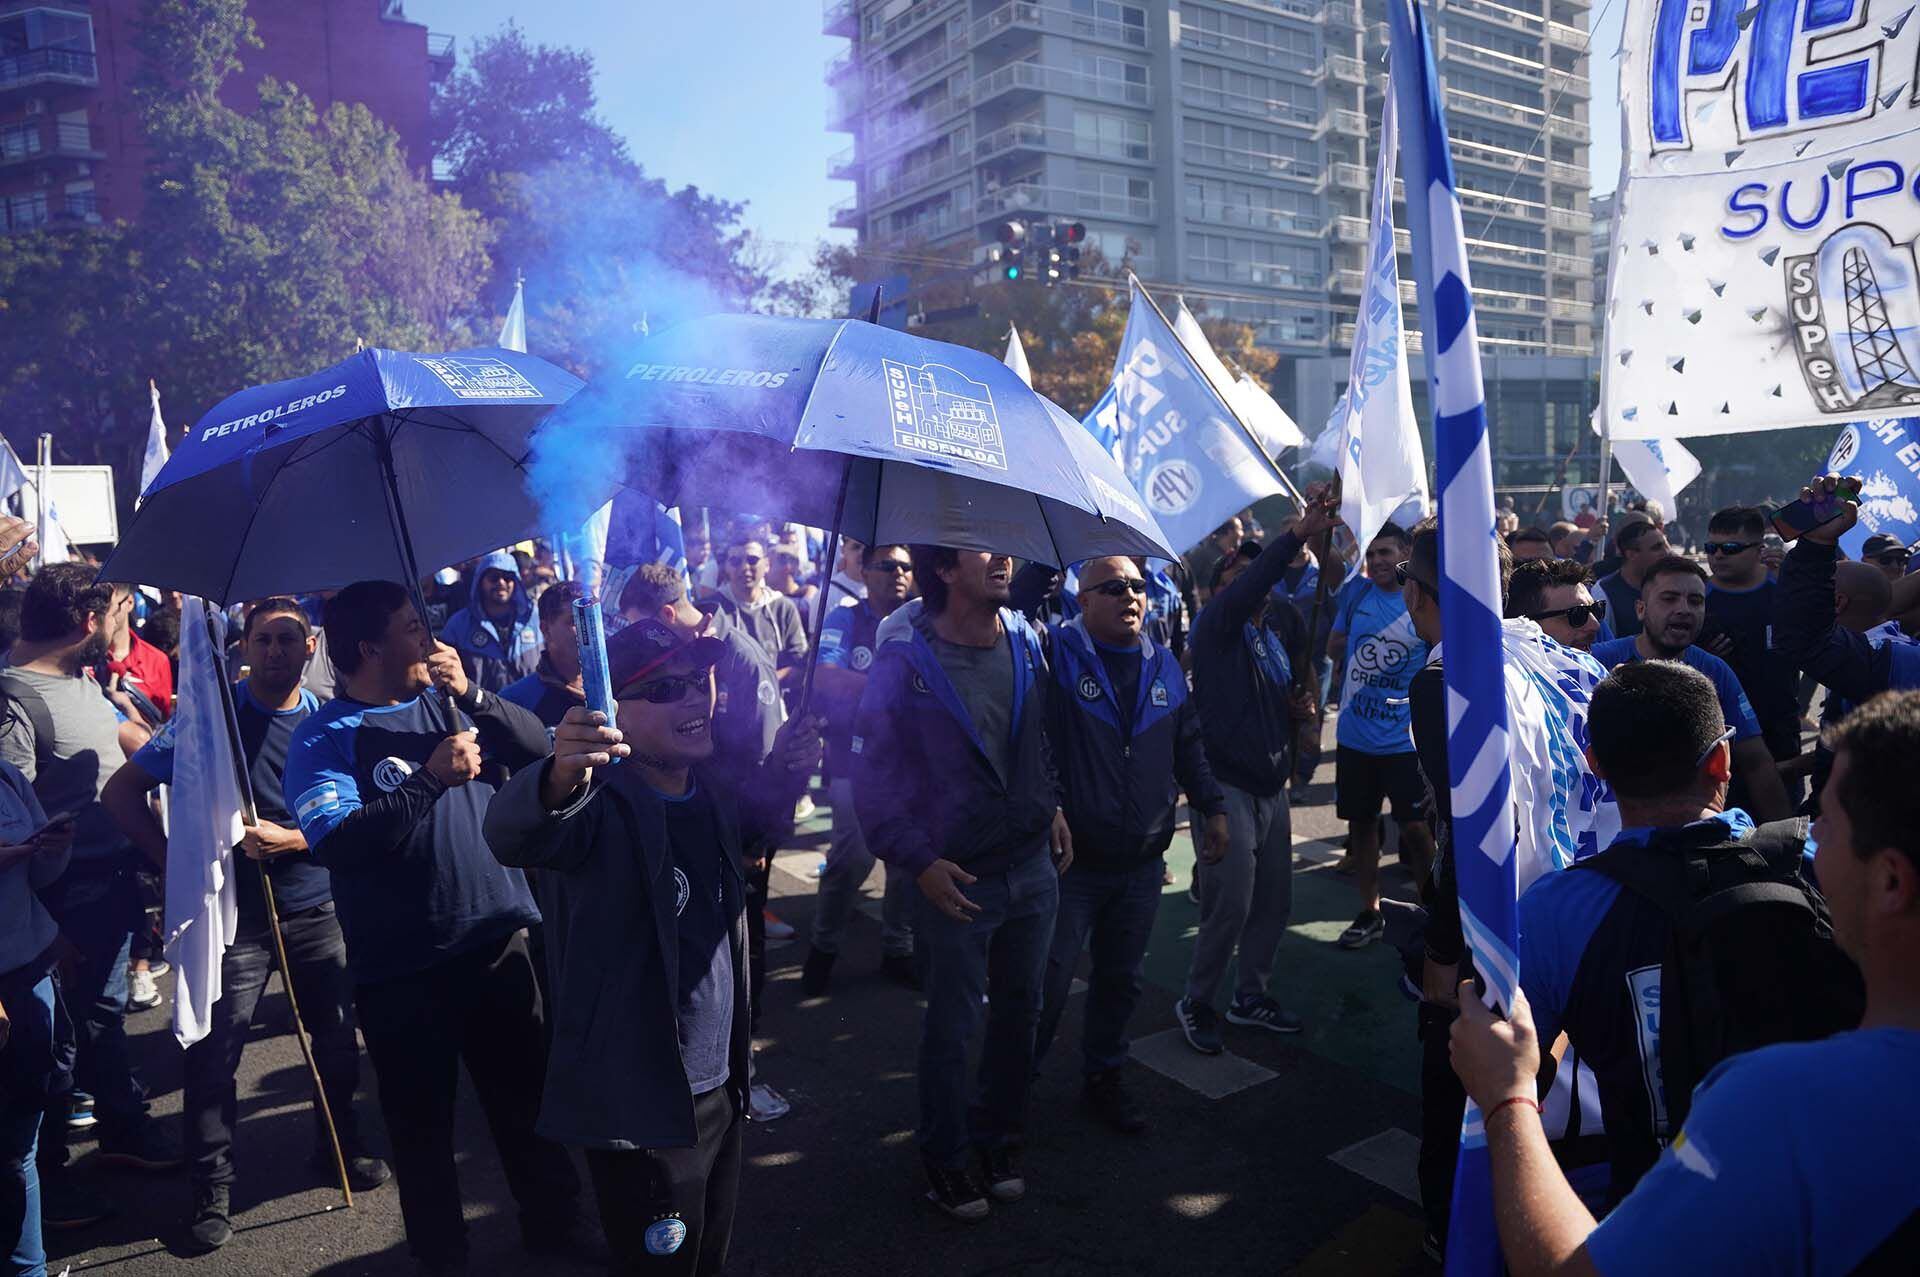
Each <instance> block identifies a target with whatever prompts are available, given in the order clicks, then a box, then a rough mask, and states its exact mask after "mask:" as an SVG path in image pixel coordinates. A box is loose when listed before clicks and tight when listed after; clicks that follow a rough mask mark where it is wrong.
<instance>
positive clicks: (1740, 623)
mask: <svg viewBox="0 0 1920 1277" xmlns="http://www.w3.org/2000/svg"><path fill="white" fill-rule="evenodd" d="M1766 532H1767V521H1766V516H1765V515H1764V514H1762V513H1761V511H1759V510H1758V509H1756V508H1754V507H1753V506H1729V507H1727V508H1726V509H1724V510H1716V511H1714V513H1713V516H1712V518H1710V519H1709V520H1708V521H1707V543H1706V547H1705V548H1706V551H1707V571H1708V572H1709V573H1710V574H1711V576H1712V579H1711V580H1710V581H1708V582H1707V620H1706V625H1705V627H1704V629H1703V631H1702V633H1703V639H1702V641H1701V644H1700V645H1701V646H1702V647H1704V648H1706V649H1707V650H1708V651H1709V652H1712V653H1713V654H1714V655H1715V656H1718V657H1720V658H1721V659H1722V660H1724V661H1726V663H1727V665H1728V666H1729V667H1730V668H1731V669H1732V670H1733V673H1734V677H1736V678H1738V679H1739V680H1740V686H1741V687H1742V688H1743V689H1745V691H1746V693H1747V700H1748V701H1749V702H1750V703H1751V704H1752V705H1753V713H1754V717H1755V718H1757V719H1759V720H1760V735H1761V738H1762V739H1764V740H1765V741H1766V744H1767V752H1768V753H1770V754H1771V755H1772V756H1773V758H1774V760H1775V761H1776V762H1787V761H1789V760H1790V759H1793V758H1797V757H1798V756H1799V754H1800V704H1799V696H1798V689H1799V680H1800V676H1799V671H1797V670H1795V669H1794V667H1793V661H1792V660H1791V659H1790V658H1789V657H1788V656H1787V654H1786V653H1785V652H1782V651H1781V650H1780V649H1779V648H1778V647H1776V646H1775V645H1774V642H1773V625H1774V615H1775V613H1777V612H1778V611H1779V598H1780V589H1779V586H1777V585H1776V584H1775V583H1774V581H1773V579H1772V578H1771V577H1770V576H1768V574H1767V565H1766V564H1765V563H1763V562H1762V561H1761V558H1760V555H1761V552H1762V551H1763V550H1764V549H1765V544H1764V542H1765V538H1766ZM1795 783H1796V785H1797V784H1798V782H1797V781H1796V782H1795ZM1747 799H1748V795H1747V794H1746V793H1745V792H1744V789H1743V788H1742V787H1740V786H1736V787H1735V790H1734V794H1733V800H1732V801H1733V804H1734V806H1736V807H1737V806H1741V805H1743V804H1744V803H1745V802H1746V801H1747Z"/></svg>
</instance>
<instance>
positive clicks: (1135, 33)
mask: <svg viewBox="0 0 1920 1277" xmlns="http://www.w3.org/2000/svg"><path fill="white" fill-rule="evenodd" d="M1016 30H1021V31H1049V32H1052V33H1054V34H1055V35H1066V36H1072V37H1073V38H1074V39H1076V40H1099V41H1103V42H1105V43H1107V44H1118V45H1124V46H1125V47H1127V48H1129V49H1144V48H1146V47H1147V29H1146V27H1144V26H1132V25H1130V24H1128V23H1124V22H1114V21H1111V20H1109V19H1106V18H1095V17H1091V16H1089V15H1087V14H1081V13H1074V12H1073V11H1071V10H1069V9H1066V8H1063V7H1061V6H1059V5H1056V4H1040V3H1036V2H1035V0H1013V3H1011V4H1003V5H1001V6H1000V7H999V8H998V9H995V10H994V11H993V12H991V13H989V14H987V15H986V16H985V17H984V18H980V19H978V20H977V21H975V22H974V24H973V27H972V30H971V36H972V40H973V45H974V47H975V48H978V47H979V46H981V45H983V44H985V43H987V42H988V41H989V40H992V39H993V38H994V37H995V36H998V35H1003V34H1005V33H1006V32H1008V31H1016Z"/></svg>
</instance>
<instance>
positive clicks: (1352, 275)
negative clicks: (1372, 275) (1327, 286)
mask: <svg viewBox="0 0 1920 1277" xmlns="http://www.w3.org/2000/svg"><path fill="white" fill-rule="evenodd" d="M1329 282H1330V283H1331V284H1332V286H1333V288H1332V291H1334V292H1335V293H1340V294H1343V295H1345V296H1347V297H1358V296H1359V295H1360V294H1361V293H1362V292H1363V291H1365V289H1366V286H1367V273H1366V272H1365V271H1363V270H1337V271H1335V272H1333V274H1332V275H1331V276H1330V277H1329Z"/></svg>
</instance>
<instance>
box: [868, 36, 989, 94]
mask: <svg viewBox="0 0 1920 1277" xmlns="http://www.w3.org/2000/svg"><path fill="white" fill-rule="evenodd" d="M966 52H967V42H966V41H965V40H963V39H961V38H960V37H958V36H954V37H953V38H951V39H947V40H936V41H934V42H933V43H932V44H931V45H929V46H928V47H927V48H925V49H922V50H921V51H920V52H918V53H916V54H914V55H913V56H912V57H910V58H906V59H903V60H901V61H897V62H876V63H874V64H873V65H872V66H869V67H868V68H867V90H868V93H869V94H870V95H871V97H872V100H873V101H874V102H876V103H879V102H886V101H889V100H891V99H893V98H896V97H899V96H900V95H902V94H905V93H910V92H912V91H913V90H914V89H916V88H918V87H919V86H920V82H921V81H923V80H925V79H926V78H927V77H928V76H930V75H932V74H933V73H934V72H936V71H940V70H943V69H944V68H946V67H947V66H948V65H949V64H951V63H953V62H954V61H956V60H958V59H960V58H962V57H964V56H966Z"/></svg>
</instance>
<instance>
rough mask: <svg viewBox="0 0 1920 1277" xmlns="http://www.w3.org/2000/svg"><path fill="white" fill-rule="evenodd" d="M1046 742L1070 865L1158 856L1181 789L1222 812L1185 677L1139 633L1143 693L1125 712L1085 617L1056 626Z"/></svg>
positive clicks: (1201, 806)
mask: <svg viewBox="0 0 1920 1277" xmlns="http://www.w3.org/2000/svg"><path fill="white" fill-rule="evenodd" d="M1047 739H1048V741H1049V743H1050V744H1051V746H1052V749H1053V754H1054V760H1055V763H1056V765H1057V767H1058V769H1059V773H1060V790H1061V794H1062V796H1063V802H1062V804H1061V805H1062V807H1063V808H1064V809H1065V811H1066V815H1067V827H1068V828H1069V829H1070V830H1072V831H1073V858H1074V864H1075V865H1076V866H1086V867H1088V868H1092V869H1108V870H1124V869H1132V868H1135V867H1136V866H1138V865H1141V864H1144V863H1146V862H1148V861H1150V860H1154V859H1157V858H1158V857H1159V855H1160V853H1161V852H1163V851H1165V850H1166V849H1167V844H1168V843H1170V842H1172V841H1173V817H1174V809H1175V807H1176V806H1178V804H1179V801H1180V793H1181V791H1182V790H1185V791H1186V794H1187V800H1188V803H1189V804H1190V805H1191V806H1192V807H1193V808H1194V810H1195V811H1196V812H1199V813H1201V814H1202V815H1206V816H1212V815H1215V814H1217V813H1219V812H1222V811H1225V810H1226V798H1225V796H1224V795H1223V794H1222V793H1221V792H1220V786H1219V785H1218V784H1216V783H1215V782H1214V779H1213V769H1212V768H1210V767H1208V766H1207V752H1206V745H1205V743H1204V742H1203V741H1202V739H1201V729H1200V713H1199V710H1198V708H1197V707H1196V706H1195V705H1194V702H1193V698H1192V697H1191V696H1189V695H1188V694H1187V679H1186V675H1185V674H1183V673H1182V672H1181V670H1180V663H1179V662H1178V661H1176V660H1175V659H1174V656H1173V653H1172V652H1170V651H1168V650H1167V649H1166V648H1164V647H1161V646H1160V645H1158V644H1156V643H1154V642H1153V641H1152V640H1151V639H1149V638H1147V637H1146V636H1145V635H1142V636H1141V638H1140V686H1139V691H1138V694H1137V695H1136V696H1135V697H1134V703H1133V704H1132V705H1130V706H1127V707H1125V709H1124V712H1123V709H1122V706H1121V705H1120V702H1119V699H1118V693H1117V692H1116V690H1115V688H1114V686H1113V680H1112V678H1111V677H1110V676H1109V674H1108V672H1107V666H1106V662H1105V661H1103V660H1102V659H1101V658H1100V653H1099V651H1098V650H1097V649H1096V647H1095V646H1094V639H1093V636H1092V635H1090V634H1088V633H1087V630H1086V625H1085V623H1084V621H1083V620H1082V619H1079V618H1076V619H1075V620H1073V621H1070V622H1068V623H1067V624H1066V625H1063V626H1060V627H1058V628H1057V629H1055V630H1054V631H1053V690H1052V694H1051V695H1050V696H1049V697H1048V699H1047Z"/></svg>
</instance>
